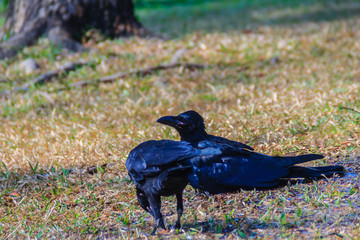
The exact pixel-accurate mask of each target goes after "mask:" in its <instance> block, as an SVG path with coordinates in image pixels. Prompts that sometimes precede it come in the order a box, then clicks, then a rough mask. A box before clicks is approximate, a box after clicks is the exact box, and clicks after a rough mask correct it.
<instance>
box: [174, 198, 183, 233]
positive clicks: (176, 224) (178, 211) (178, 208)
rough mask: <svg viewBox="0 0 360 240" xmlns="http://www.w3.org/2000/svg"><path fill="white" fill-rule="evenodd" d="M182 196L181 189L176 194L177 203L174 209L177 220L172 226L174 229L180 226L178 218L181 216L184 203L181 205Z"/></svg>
mask: <svg viewBox="0 0 360 240" xmlns="http://www.w3.org/2000/svg"><path fill="white" fill-rule="evenodd" d="M182 197H183V193H182V191H181V192H179V193H177V194H176V203H177V206H176V210H177V214H178V218H177V221H176V223H175V226H174V227H175V228H176V229H179V228H181V224H180V218H181V216H182V214H183V211H184V205H183V198H182Z"/></svg>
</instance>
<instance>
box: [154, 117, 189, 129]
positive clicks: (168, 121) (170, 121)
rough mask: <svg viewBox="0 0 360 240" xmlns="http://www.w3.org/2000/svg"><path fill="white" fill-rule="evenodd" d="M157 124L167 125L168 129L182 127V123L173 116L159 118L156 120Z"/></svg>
mask: <svg viewBox="0 0 360 240" xmlns="http://www.w3.org/2000/svg"><path fill="white" fill-rule="evenodd" d="M157 122H158V123H161V124H165V125H168V126H170V127H175V128H177V127H179V126H180V125H182V124H183V123H182V122H181V121H179V120H178V119H177V117H174V116H165V117H162V118H159V119H158V120H157Z"/></svg>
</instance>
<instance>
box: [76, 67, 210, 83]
mask: <svg viewBox="0 0 360 240" xmlns="http://www.w3.org/2000/svg"><path fill="white" fill-rule="evenodd" d="M177 67H183V68H189V69H198V68H204V67H206V65H202V64H196V63H171V64H160V65H157V66H155V67H149V68H143V69H134V70H130V71H128V72H120V73H116V74H114V75H110V76H106V77H103V78H100V79H97V80H95V81H94V80H89V81H80V82H76V83H73V84H71V85H70V87H86V86H88V85H91V84H95V83H112V82H114V81H116V80H117V79H119V78H124V77H128V76H130V75H141V76H146V75H149V74H152V73H153V72H155V71H158V70H165V69H170V68H177Z"/></svg>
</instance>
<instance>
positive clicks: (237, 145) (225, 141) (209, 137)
mask: <svg viewBox="0 0 360 240" xmlns="http://www.w3.org/2000/svg"><path fill="white" fill-rule="evenodd" d="M206 138H207V140H209V141H213V142H215V143H217V144H219V145H221V146H222V147H226V145H229V146H231V147H234V148H245V149H249V150H254V149H253V148H252V147H250V146H249V145H246V144H244V143H241V142H236V141H232V140H229V139H226V138H222V137H218V136H213V135H210V134H208V135H207V137H206Z"/></svg>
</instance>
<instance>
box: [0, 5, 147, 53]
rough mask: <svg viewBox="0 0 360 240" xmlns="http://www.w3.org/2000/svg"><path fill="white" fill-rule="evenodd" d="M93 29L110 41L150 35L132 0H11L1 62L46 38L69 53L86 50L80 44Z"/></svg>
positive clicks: (2, 36) (1, 51) (1, 36)
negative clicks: (138, 18) (135, 10)
mask: <svg viewBox="0 0 360 240" xmlns="http://www.w3.org/2000/svg"><path fill="white" fill-rule="evenodd" d="M90 28H95V29H98V30H99V31H100V32H102V33H103V34H106V35H107V36H109V37H111V38H114V37H119V36H128V35H133V34H135V35H146V34H148V32H147V31H146V30H145V29H144V28H143V27H142V25H141V24H140V22H139V21H138V20H137V19H136V17H135V15H134V5H133V3H132V0H10V1H9V6H8V10H7V16H6V20H5V24H4V29H3V31H2V32H1V33H0V39H4V38H8V40H7V41H6V42H3V43H1V44H0V59H3V58H5V57H12V56H14V55H15V54H16V53H17V51H18V50H20V49H21V48H23V47H25V46H28V45H31V44H33V43H34V42H35V41H36V40H37V39H38V38H39V37H40V36H41V35H43V34H45V35H47V37H48V38H49V39H50V40H51V41H52V42H54V43H55V44H56V45H61V46H62V47H64V48H67V49H69V50H72V51H81V50H85V47H84V46H83V45H82V44H81V43H80V40H81V38H82V36H83V34H84V33H85V32H86V30H88V29H90ZM4 36H5V37H4Z"/></svg>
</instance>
